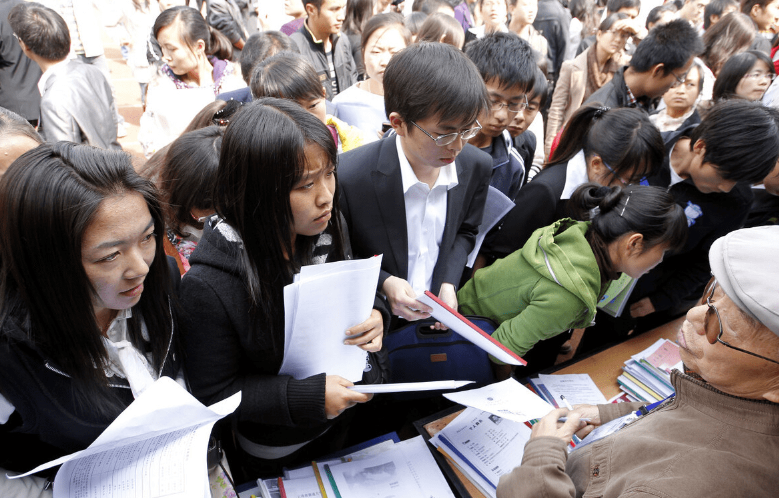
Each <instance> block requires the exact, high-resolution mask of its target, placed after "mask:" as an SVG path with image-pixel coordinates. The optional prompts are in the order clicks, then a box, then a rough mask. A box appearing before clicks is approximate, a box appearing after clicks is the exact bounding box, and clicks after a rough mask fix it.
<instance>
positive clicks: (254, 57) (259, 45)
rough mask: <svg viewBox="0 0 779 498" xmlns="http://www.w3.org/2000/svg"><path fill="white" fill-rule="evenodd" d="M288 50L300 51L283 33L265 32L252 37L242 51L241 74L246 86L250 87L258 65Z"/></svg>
mask: <svg viewBox="0 0 779 498" xmlns="http://www.w3.org/2000/svg"><path fill="white" fill-rule="evenodd" d="M287 50H290V51H293V52H298V51H299V50H298V46H297V45H295V44H294V43H293V42H292V39H291V38H290V37H289V36H287V35H285V34H284V33H282V32H281V31H263V32H262V33H254V34H253V35H252V36H250V37H249V39H248V40H246V44H245V45H244V46H243V50H241V74H242V75H243V80H244V81H245V82H246V85H247V86H248V85H249V81H250V79H251V77H252V70H253V69H254V68H255V67H256V66H257V64H259V63H260V62H262V61H264V60H265V59H267V58H268V57H271V56H273V55H276V54H278V53H279V52H284V51H287Z"/></svg>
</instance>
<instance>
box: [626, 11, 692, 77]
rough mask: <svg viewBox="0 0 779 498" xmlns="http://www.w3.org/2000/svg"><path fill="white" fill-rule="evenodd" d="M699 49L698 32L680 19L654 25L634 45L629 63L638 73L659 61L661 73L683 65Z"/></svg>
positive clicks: (645, 70) (647, 69)
mask: <svg viewBox="0 0 779 498" xmlns="http://www.w3.org/2000/svg"><path fill="white" fill-rule="evenodd" d="M701 52H703V44H702V43H701V38H700V37H699V36H698V33H696V32H695V28H693V27H692V26H691V25H690V23H689V22H688V21H686V20H684V19H674V20H673V21H671V22H669V23H667V24H663V25H661V26H655V27H654V28H653V29H652V30H651V31H650V32H649V34H648V35H646V37H645V38H644V39H643V40H641V43H639V44H638V46H637V47H636V51H635V53H634V54H633V58H632V59H630V67H632V68H633V69H634V70H635V71H637V72H639V73H644V72H647V71H650V70H651V69H652V68H653V67H654V66H656V65H657V64H663V68H664V74H666V75H667V74H668V73H669V72H671V71H673V70H674V69H679V68H681V67H684V66H685V65H686V64H687V62H688V61H689V60H690V59H691V58H692V57H694V56H696V55H698V54H700V53H701Z"/></svg>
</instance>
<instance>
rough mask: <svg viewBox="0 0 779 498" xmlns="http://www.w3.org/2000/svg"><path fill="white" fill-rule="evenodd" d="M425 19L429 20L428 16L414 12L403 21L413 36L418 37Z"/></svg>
mask: <svg viewBox="0 0 779 498" xmlns="http://www.w3.org/2000/svg"><path fill="white" fill-rule="evenodd" d="M425 19H427V14H425V13H424V12H412V13H411V14H409V15H407V16H406V17H405V18H404V19H403V24H404V25H405V26H406V27H407V28H408V30H409V31H410V32H411V35H412V36H416V34H417V33H419V29H420V28H421V27H422V24H423V23H424V22H425Z"/></svg>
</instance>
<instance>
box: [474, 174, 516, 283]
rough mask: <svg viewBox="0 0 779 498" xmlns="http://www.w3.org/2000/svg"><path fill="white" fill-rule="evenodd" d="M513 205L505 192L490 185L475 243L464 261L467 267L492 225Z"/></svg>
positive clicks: (477, 252) (477, 253) (476, 254)
mask: <svg viewBox="0 0 779 498" xmlns="http://www.w3.org/2000/svg"><path fill="white" fill-rule="evenodd" d="M514 206H515V204H514V201H512V200H511V199H509V198H508V197H506V194H504V193H503V192H501V191H500V190H498V189H496V188H495V187H493V186H492V185H490V188H489V190H488V191H487V201H486V203H485V204H484V215H482V218H481V225H479V233H478V234H476V243H475V244H474V245H473V251H471V253H470V254H469V255H468V262H467V263H465V265H466V266H467V267H468V268H473V264H474V263H475V262H476V256H478V255H479V249H481V245H482V243H483V242H484V238H485V237H486V236H487V233H488V232H489V231H490V230H492V227H494V226H495V225H497V224H498V222H499V221H500V220H501V219H503V217H504V216H506V215H507V214H508V212H509V211H511V208H513V207H514Z"/></svg>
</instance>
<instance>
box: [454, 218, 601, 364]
mask: <svg viewBox="0 0 779 498" xmlns="http://www.w3.org/2000/svg"><path fill="white" fill-rule="evenodd" d="M589 226H590V224H589V222H577V221H573V220H571V219H567V218H566V219H562V220H560V221H557V222H556V223H554V224H552V225H549V226H547V227H543V228H539V229H538V230H536V231H535V232H533V235H531V236H530V238H529V239H528V241H527V243H525V246H524V247H523V248H522V249H520V250H519V251H516V252H514V253H512V254H510V255H508V256H507V257H505V258H503V259H500V260H498V261H496V262H495V263H493V264H492V265H491V266H488V267H487V268H482V269H481V270H479V271H477V272H476V274H475V275H474V277H473V278H472V279H471V280H469V281H468V282H467V283H466V284H465V285H464V286H463V288H462V289H460V292H458V293H457V300H458V302H459V306H460V311H461V312H462V313H464V314H468V315H481V316H485V317H488V318H491V319H493V320H494V321H495V322H496V323H498V324H499V327H498V328H497V330H495V332H494V333H493V334H492V337H494V338H495V339H497V340H498V341H499V342H500V343H501V344H503V345H505V346H506V347H508V348H509V349H511V350H512V351H514V352H515V353H516V354H518V355H519V356H522V355H524V354H525V353H527V352H528V351H529V350H530V349H531V348H532V347H533V346H534V345H535V344H536V343H537V342H538V341H541V340H543V339H548V338H550V337H554V336H556V335H558V334H560V333H562V332H565V331H566V330H568V329H572V328H583V327H587V326H589V325H591V324H592V320H593V318H594V317H595V311H596V307H595V306H596V304H597V303H598V298H599V295H600V292H601V277H600V271H599V269H598V264H597V262H596V260H595V255H594V254H593V252H592V249H591V247H590V244H589V243H588V242H587V240H586V239H585V238H584V234H585V232H586V231H587V228H588V227H589Z"/></svg>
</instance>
